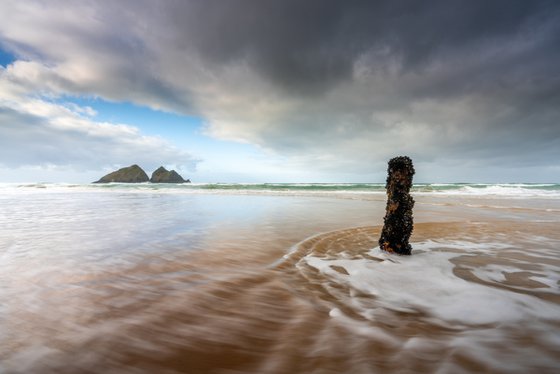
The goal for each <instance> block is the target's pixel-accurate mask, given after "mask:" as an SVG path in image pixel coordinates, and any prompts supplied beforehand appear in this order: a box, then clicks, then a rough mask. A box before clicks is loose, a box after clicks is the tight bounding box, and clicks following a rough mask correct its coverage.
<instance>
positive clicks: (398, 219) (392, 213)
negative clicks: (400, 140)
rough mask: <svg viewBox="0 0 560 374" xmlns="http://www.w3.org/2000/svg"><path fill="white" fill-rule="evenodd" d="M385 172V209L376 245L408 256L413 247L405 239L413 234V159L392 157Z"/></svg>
mask: <svg viewBox="0 0 560 374" xmlns="http://www.w3.org/2000/svg"><path fill="white" fill-rule="evenodd" d="M387 172H388V176H387V184H386V186H385V188H386V189H387V208H386V211H385V218H384V219H383V223H384V224H383V230H382V231H381V237H380V238H379V246H380V247H381V249H382V250H384V251H387V252H391V253H397V254H400V255H410V253H411V251H412V246H411V245H410V244H409V243H408V239H409V238H410V235H411V234H412V228H413V221H412V207H413V206H414V199H413V198H412V196H410V188H411V187H412V176H413V175H414V167H413V166H412V160H411V159H410V158H409V157H407V156H399V157H395V158H393V159H391V160H390V161H389V166H388V168H387Z"/></svg>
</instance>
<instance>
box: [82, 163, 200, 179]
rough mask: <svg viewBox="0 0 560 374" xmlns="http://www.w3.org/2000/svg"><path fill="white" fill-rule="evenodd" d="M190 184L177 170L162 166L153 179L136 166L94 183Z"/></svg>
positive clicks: (123, 169)
mask: <svg viewBox="0 0 560 374" xmlns="http://www.w3.org/2000/svg"><path fill="white" fill-rule="evenodd" d="M144 182H152V183H190V182H191V181H190V180H189V179H187V180H184V179H183V177H181V175H179V173H177V172H176V171H175V170H171V171H168V170H167V169H165V168H164V167H163V166H160V167H159V168H158V169H157V170H156V171H154V172H153V174H152V178H151V179H150V178H148V174H146V172H145V171H144V170H142V168H141V167H140V166H138V165H136V164H134V165H132V166H128V167H125V168H121V169H119V170H117V171H114V172H112V173H109V174H107V175H105V176H104V177H102V178H101V179H99V180H98V181H95V182H93V183H144Z"/></svg>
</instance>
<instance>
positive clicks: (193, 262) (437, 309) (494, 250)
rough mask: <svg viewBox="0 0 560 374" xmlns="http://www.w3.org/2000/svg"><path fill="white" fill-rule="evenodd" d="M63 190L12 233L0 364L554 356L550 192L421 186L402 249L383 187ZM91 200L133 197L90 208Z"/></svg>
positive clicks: (434, 365)
mask: <svg viewBox="0 0 560 374" xmlns="http://www.w3.org/2000/svg"><path fill="white" fill-rule="evenodd" d="M58 198H59V199H60V201H52V199H55V200H56V199H57V197H53V196H50V197H45V196H44V195H37V196H34V197H32V199H31V200H32V201H30V202H28V203H29V204H32V205H33V204H34V205H33V206H34V207H36V208H35V209H37V212H33V211H31V212H29V211H28V212H27V213H24V212H21V211H19V210H18V212H14V216H12V220H11V228H10V230H8V229H4V231H2V232H1V233H2V236H1V237H0V238H1V239H2V244H3V245H4V248H7V249H6V250H5V252H4V253H3V261H4V262H3V265H2V271H1V275H0V280H1V281H2V284H3V287H2V288H3V289H2V290H1V291H0V292H1V293H0V297H1V299H0V300H1V301H2V303H1V307H0V316H1V317H2V318H1V322H0V329H1V330H2V337H1V338H0V362H2V364H1V366H0V367H1V369H0V372H4V373H99V372H104V373H152V372H158V373H340V372H347V373H372V372H380V373H381V372H383V373H385V372H399V373H403V372H405V373H406V372H410V373H413V372H414V373H416V372H442V373H446V372H449V373H460V372H504V373H506V372H508V373H511V372H519V373H527V372H539V373H542V372H545V373H546V372H550V373H552V372H557V371H558V370H559V369H560V359H559V358H558V357H560V317H558V316H560V299H559V297H560V291H559V288H560V287H559V282H560V248H559V244H560V234H559V233H558V232H557V227H558V221H559V217H558V216H559V214H560V213H559V212H560V210H558V208H559V205H560V204H559V203H558V202H557V201H556V200H552V201H543V200H538V199H535V201H530V199H525V200H515V199H490V198H487V199H467V198H457V197H437V198H435V197H430V196H417V197H416V200H417V205H416V208H415V217H416V222H417V223H416V225H415V231H414V233H413V236H412V244H413V255H412V256H411V257H408V258H403V257H400V256H387V255H385V254H383V253H380V252H379V251H378V250H377V249H375V247H376V245H377V239H378V237H379V230H380V224H381V219H382V217H383V210H384V198H383V196H378V197H375V196H374V197H372V196H367V197H362V198H355V199H341V198H332V197H328V198H325V197H298V196H287V197H278V196H258V197H257V196H228V197H219V196H207V197H204V196H203V197H200V196H199V197H194V198H193V197H188V198H186V197H184V196H179V197H177V196H150V197H146V196H141V197H140V196H135V195H127V196H113V195H109V196H107V195H106V196H97V195H95V194H94V196H79V197H75V199H76V200H75V201H72V199H68V197H62V196H60V197H58ZM92 198H93V199H97V200H96V203H95V205H96V206H99V205H102V206H105V205H107V206H114V205H115V204H117V205H118V204H120V205H121V206H116V207H114V209H115V210H114V211H109V212H104V215H103V217H98V216H97V213H95V209H93V210H92V211H91V212H90V213H87V214H86V213H84V215H83V217H82V218H81V219H83V222H80V218H79V217H78V218H76V212H78V211H79V212H83V209H84V206H86V207H90V208H91V206H90V205H89V204H92V203H91V202H90V203H84V202H83V200H86V199H87V200H91V199H92ZM33 199H35V201H33ZM43 199H44V200H43ZM123 199H129V200H126V202H123ZM147 199H148V200H149V201H148V202H149V203H150V204H152V208H154V207H159V208H161V207H165V208H166V209H168V210H167V213H165V214H159V215H157V216H154V217H151V216H150V214H149V212H152V211H148V208H146V205H145V204H146V201H147ZM185 199H186V200H185ZM216 200H217V201H216ZM68 201H70V202H68ZM4 203H6V201H4ZM57 203H58V205H57V206H60V204H67V206H66V207H64V209H62V208H59V211H57V212H52V211H51V216H52V217H50V219H51V220H50V221H48V222H47V221H37V220H38V219H39V218H37V216H36V215H33V213H36V214H39V213H38V212H40V211H41V209H42V208H45V207H46V206H49V207H50V206H51V205H53V204H57ZM140 203H141V204H140ZM42 204H43V206H42ZM84 204H85V205H84ZM180 204H184V208H177V207H178V206H179V207H180V206H181V205H180ZM197 204H198V205H197ZM212 204H214V205H212ZM131 206H132V207H134V209H136V211H135V213H136V216H135V219H134V221H133V222H129V221H127V225H129V226H127V229H126V230H123V229H122V227H123V224H122V223H121V222H122V221H123V217H122V216H121V215H120V214H121V213H120V212H121V211H122V209H123V207H126V208H127V209H130V207H131ZM23 208H26V206H25V204H23V203H22V206H20V207H18V209H23ZM30 209H31V208H30ZM174 209H175V210H174ZM188 213H190V214H193V215H194V217H190V216H188V219H187V218H185V215H187V214H188ZM26 214H27V215H26ZM44 214H46V213H44ZM32 217H35V218H32ZM92 217H93V218H94V219H92ZM72 219H73V220H72ZM14 220H15V221H14ZM33 220H35V221H33ZM76 220H77V222H76ZM97 220H98V221H99V225H98V226H95V225H94V223H95V222H97ZM103 221H105V224H106V225H110V224H115V223H119V224H120V227H121V230H116V231H114V232H112V231H111V230H110V229H108V230H104V228H105V227H106V226H104V225H103V224H102V222H103ZM40 222H44V223H43V224H41V223H40ZM45 222H46V223H45ZM201 222H203V223H201ZM86 223H89V227H87V228H83V226H84V225H85V224H86ZM150 225H151V226H152V228H153V230H154V232H148V233H145V231H146V230H148V231H149V229H148V227H150ZM158 225H161V227H159V226H158ZM189 225H190V226H189ZM195 226H196V227H195ZM76 228H81V230H84V232H83V233H81V234H80V235H78V233H77V232H76ZM88 230H89V231H88ZM163 230H167V231H166V232H165V235H161V236H156V235H157V234H158V233H161V232H162V231H163ZM90 231H93V232H90ZM142 232H144V236H142V237H141V240H140V239H138V238H137V237H135V235H133V234H137V233H142ZM103 234H105V236H107V237H106V238H105V239H106V240H101V239H103V238H100V241H98V242H96V243H94V244H92V243H91V241H92V240H93V239H94V238H98V237H102V236H103ZM64 235H66V236H71V237H72V236H74V237H73V238H71V239H73V241H72V245H70V244H68V242H66V241H65V239H64V238H63V237H62V236H64ZM138 235H140V234H138ZM24 239H25V240H27V241H26V242H22V241H23V240H24ZM80 240H81V242H80ZM75 241H78V243H76V242H75ZM65 246H66V247H65ZM68 247H71V248H72V251H70V250H68V249H67V248H68ZM80 248H85V249H84V250H82V249H80ZM65 250H66V251H65Z"/></svg>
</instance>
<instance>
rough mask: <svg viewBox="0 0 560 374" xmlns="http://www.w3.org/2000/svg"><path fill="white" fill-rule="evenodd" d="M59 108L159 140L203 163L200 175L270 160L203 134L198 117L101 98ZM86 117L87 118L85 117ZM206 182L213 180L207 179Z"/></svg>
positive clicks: (69, 101) (68, 101)
mask: <svg viewBox="0 0 560 374" xmlns="http://www.w3.org/2000/svg"><path fill="white" fill-rule="evenodd" d="M53 101H54V102H56V103H57V104H61V105H64V106H68V107H70V108H71V107H72V106H73V105H77V106H79V107H81V108H85V107H90V108H91V109H93V110H94V111H95V114H94V115H92V116H91V118H92V120H94V121H96V122H108V123H114V124H124V125H130V126H133V127H136V128H138V129H139V131H140V133H141V134H143V135H147V136H159V137H161V138H163V139H165V140H166V141H167V142H169V143H170V144H172V145H174V146H176V147H178V148H180V149H183V150H185V151H186V152H188V153H190V154H191V155H193V156H194V157H195V158H197V159H200V160H201V161H202V162H201V164H200V165H199V167H198V170H199V172H208V173H210V174H214V173H216V174H217V175H216V176H215V177H216V178H218V179H220V176H219V175H220V174H223V173H224V172H225V171H231V170H242V169H247V168H249V169H252V168H260V167H262V166H261V165H260V164H261V162H262V161H264V160H266V159H267V158H268V157H267V156H266V155H264V154H263V152H262V151H261V150H260V149H259V148H258V147H256V146H254V145H251V144H245V143H238V142H233V141H227V140H220V139H216V138H213V137H211V136H208V135H206V134H205V133H204V126H205V121H204V119H203V118H200V117H196V116H186V115H181V114H176V113H170V112H164V111H159V110H153V109H150V108H148V107H145V106H140V105H136V104H133V103H130V102H111V101H107V100H103V99H101V98H93V97H74V96H63V97H59V98H57V99H54V100H53ZM86 115H87V114H86ZM205 179H214V178H213V177H212V176H210V175H207V176H205Z"/></svg>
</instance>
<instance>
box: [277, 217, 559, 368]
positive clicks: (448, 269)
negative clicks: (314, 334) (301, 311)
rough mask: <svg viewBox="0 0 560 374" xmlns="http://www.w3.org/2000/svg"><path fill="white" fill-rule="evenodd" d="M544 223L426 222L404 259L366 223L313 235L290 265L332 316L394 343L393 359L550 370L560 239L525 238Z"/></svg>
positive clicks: (554, 348) (555, 350) (556, 321)
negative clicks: (386, 248) (381, 245)
mask: <svg viewBox="0 0 560 374" xmlns="http://www.w3.org/2000/svg"><path fill="white" fill-rule="evenodd" d="M538 229H540V230H543V229H545V228H543V226H542V224H541V225H539V227H538ZM538 229H537V227H536V226H535V227H528V226H527V225H526V224H525V225H520V224H512V223H511V222H508V223H507V224H506V223H504V224H500V223H499V222H493V223H492V225H488V224H467V225H465V224H464V223H463V224H454V223H447V224H445V223H438V224H437V225H435V224H429V223H427V224H420V225H417V227H416V234H415V239H416V240H415V242H414V243H413V247H414V252H413V256H411V257H404V256H395V255H389V254H387V253H385V252H382V251H380V250H379V249H378V248H376V247H374V246H375V245H376V241H377V237H378V235H379V229H378V228H368V227H363V228H356V229H349V230H343V231H336V232H331V233H326V234H322V235H318V236H315V237H313V238H310V239H308V240H307V241H304V242H302V243H300V244H299V245H298V247H297V249H296V250H295V251H294V252H293V253H292V254H291V255H290V256H289V257H288V258H287V262H288V263H293V264H294V265H295V266H296V268H297V269H298V271H299V274H300V275H301V277H303V278H305V279H306V281H307V283H308V287H309V288H310V289H313V290H314V292H315V294H318V295H320V296H319V298H320V299H321V300H323V302H324V303H326V304H329V305H330V316H331V317H332V318H334V319H337V320H339V321H343V322H345V323H346V324H348V326H353V328H358V329H361V330H362V331H363V330H364V329H365V330H369V331H372V332H373V331H375V332H376V333H374V335H377V339H380V340H384V341H387V342H390V343H388V344H389V345H391V346H393V347H394V349H395V352H397V353H393V357H392V358H391V359H390V360H389V361H393V360H395V359H397V357H401V358H402V359H403V360H402V361H401V362H406V361H407V360H411V361H412V362H417V363H422V362H424V363H426V362H428V361H429V359H428V358H429V357H432V358H433V357H439V362H440V365H441V366H440V368H443V369H444V370H453V371H454V370H456V369H457V368H462V369H467V370H473V369H475V370H491V371H501V370H503V371H519V372H523V370H535V369H537V368H538V369H539V370H544V371H548V370H551V369H552V368H555V367H556V368H557V367H558V365H559V364H558V361H557V358H556V357H558V354H559V353H560V350H559V349H558V342H559V337H558V334H557V331H558V326H559V324H560V317H559V316H560V290H559V287H558V285H559V283H560V260H559V259H558V255H557V248H558V244H559V243H558V241H557V240H555V239H552V238H545V237H542V236H538V235H534V234H531V235H527V234H526V233H528V232H533V233H534V232H537V231H538ZM428 238H430V239H428ZM459 238H461V239H459ZM530 244H532V245H530ZM372 247H373V249H372ZM555 331H556V332H555ZM378 359H379V358H378Z"/></svg>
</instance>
